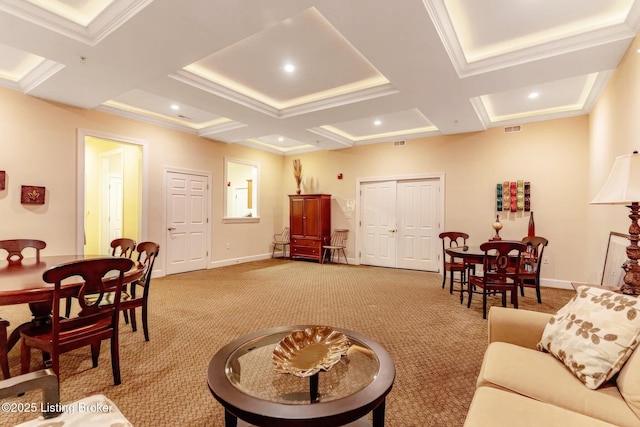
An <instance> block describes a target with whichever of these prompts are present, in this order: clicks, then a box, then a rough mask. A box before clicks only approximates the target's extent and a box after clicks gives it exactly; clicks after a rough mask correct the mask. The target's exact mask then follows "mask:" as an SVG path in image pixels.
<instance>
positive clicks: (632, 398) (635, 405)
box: [616, 350, 640, 418]
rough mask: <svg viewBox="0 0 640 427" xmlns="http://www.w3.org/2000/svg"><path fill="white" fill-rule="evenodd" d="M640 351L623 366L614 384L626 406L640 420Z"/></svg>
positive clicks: (635, 352)
mask: <svg viewBox="0 0 640 427" xmlns="http://www.w3.org/2000/svg"><path fill="white" fill-rule="evenodd" d="M639 378H640V351H638V350H636V351H634V352H633V354H632V355H631V357H629V360H627V363H625V364H624V366H623V367H622V369H621V370H620V373H619V374H618V377H617V378H616V384H618V388H619V389H620V393H621V394H622V397H624V400H625V401H626V402H627V405H629V407H630V408H631V410H632V411H633V412H635V413H636V416H637V417H638V418H640V380H638V379H639Z"/></svg>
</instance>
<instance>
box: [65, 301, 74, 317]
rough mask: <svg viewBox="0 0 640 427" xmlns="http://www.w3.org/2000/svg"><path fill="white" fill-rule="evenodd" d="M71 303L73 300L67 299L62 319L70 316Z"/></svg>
mask: <svg viewBox="0 0 640 427" xmlns="http://www.w3.org/2000/svg"><path fill="white" fill-rule="evenodd" d="M72 303H73V298H72V297H67V304H66V306H65V307H64V317H66V318H67V319H68V318H69V316H71V304H72Z"/></svg>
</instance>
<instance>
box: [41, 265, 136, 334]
mask: <svg viewBox="0 0 640 427" xmlns="http://www.w3.org/2000/svg"><path fill="white" fill-rule="evenodd" d="M133 265H134V263H133V261H131V260H130V259H128V258H93V259H87V260H80V261H72V262H69V263H66V264H61V265H58V266H55V267H52V268H50V269H48V270H47V271H45V272H44V274H43V275H42V278H43V279H44V281H45V282H47V283H53V284H54V285H55V288H54V292H53V313H52V317H51V328H52V335H53V345H54V347H57V346H58V342H59V339H60V332H63V331H70V330H74V329H80V328H86V327H87V326H91V325H95V324H96V323H98V322H104V321H105V319H110V321H111V322H112V325H113V327H114V328H117V325H118V310H119V309H120V295H121V293H122V283H123V279H124V273H126V272H127V271H129V270H131V267H133ZM112 272H115V273H117V274H115V275H114V273H112ZM71 277H75V278H76V279H77V280H78V283H81V284H80V285H79V289H76V288H74V289H73V291H74V292H72V294H73V295H77V297H78V302H79V304H80V312H79V313H78V316H77V317H71V318H68V319H67V318H64V317H62V318H61V316H60V314H61V313H60V301H62V300H63V299H66V297H68V296H69V295H70V290H69V288H67V287H65V288H63V287H62V285H61V283H62V281H63V280H65V279H67V278H71ZM107 292H113V294H114V297H113V304H109V305H104V304H103V305H102V306H101V305H100V302H101V301H102V299H103V297H104V296H105V294H106V293H107ZM86 295H91V297H92V298H91V299H90V300H88V299H86V298H85V296H86Z"/></svg>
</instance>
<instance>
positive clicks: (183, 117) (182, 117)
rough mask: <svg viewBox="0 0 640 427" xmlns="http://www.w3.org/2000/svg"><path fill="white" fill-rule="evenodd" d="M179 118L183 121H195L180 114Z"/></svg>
mask: <svg viewBox="0 0 640 427" xmlns="http://www.w3.org/2000/svg"><path fill="white" fill-rule="evenodd" d="M178 117H179V118H181V119H184V120H193V119H192V118H191V117H187V116H185V115H182V114H178Z"/></svg>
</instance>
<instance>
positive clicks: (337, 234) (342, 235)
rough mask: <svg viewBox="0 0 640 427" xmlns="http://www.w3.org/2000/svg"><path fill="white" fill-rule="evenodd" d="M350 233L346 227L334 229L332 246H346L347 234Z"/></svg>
mask: <svg viewBox="0 0 640 427" xmlns="http://www.w3.org/2000/svg"><path fill="white" fill-rule="evenodd" d="M348 235H349V230H347V229H344V228H339V229H335V230H333V234H332V235H331V246H346V244H345V243H346V241H347V236H348Z"/></svg>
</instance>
